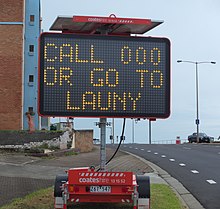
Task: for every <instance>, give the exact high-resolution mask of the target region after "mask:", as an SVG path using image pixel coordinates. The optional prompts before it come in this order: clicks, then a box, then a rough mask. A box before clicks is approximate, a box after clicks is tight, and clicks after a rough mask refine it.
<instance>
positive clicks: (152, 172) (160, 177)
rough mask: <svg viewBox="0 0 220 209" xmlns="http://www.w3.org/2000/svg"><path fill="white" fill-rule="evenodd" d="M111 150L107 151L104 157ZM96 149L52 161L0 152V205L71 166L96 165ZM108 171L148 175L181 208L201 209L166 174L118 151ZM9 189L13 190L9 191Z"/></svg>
mask: <svg viewBox="0 0 220 209" xmlns="http://www.w3.org/2000/svg"><path fill="white" fill-rule="evenodd" d="M113 153H114V150H112V149H109V148H107V152H106V158H107V160H108V159H110V157H111V156H112V154H113ZM99 163H100V150H99V147H98V146H95V147H94V149H93V151H92V152H88V153H80V154H77V155H70V156H60V157H52V158H39V157H31V156H25V155H24V154H7V153H0V185H1V190H0V197H1V198H0V206H2V205H4V204H7V203H9V202H10V201H11V200H12V199H14V198H18V197H23V196H25V195H27V194H29V193H31V192H33V191H36V190H38V189H41V188H46V187H49V186H53V185H54V179H55V176H56V175H57V174H62V173H65V170H67V169H68V168H71V167H88V166H91V165H94V166H96V167H98V166H99ZM107 170H108V171H132V172H134V173H136V174H146V175H149V176H150V181H151V183H162V184H168V185H170V187H171V188H172V189H173V190H174V191H175V192H176V194H177V195H178V197H179V198H180V200H181V201H182V202H183V205H184V206H185V208H189V209H202V208H203V207H202V206H201V205H200V204H199V203H198V201H197V200H196V199H195V198H194V197H193V196H192V195H191V194H190V193H189V192H188V191H187V190H186V189H185V188H184V187H183V186H182V185H181V184H180V183H179V182H177V181H176V180H175V179H173V178H172V177H171V176H170V175H169V174H168V173H166V172H165V171H164V170H162V169H160V168H159V167H157V166H156V165H154V164H152V163H150V162H148V161H146V160H144V159H142V158H139V157H137V156H134V155H132V154H130V153H125V152H121V151H119V152H118V153H117V154H116V156H115V157H114V158H113V159H112V161H111V162H110V163H109V164H108V165H107ZM12 188H13V190H12Z"/></svg>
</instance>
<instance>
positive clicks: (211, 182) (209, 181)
mask: <svg viewBox="0 0 220 209" xmlns="http://www.w3.org/2000/svg"><path fill="white" fill-rule="evenodd" d="M206 181H207V182H208V183H209V184H217V183H216V182H215V181H214V180H206Z"/></svg>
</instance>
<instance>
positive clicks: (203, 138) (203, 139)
mask: <svg viewBox="0 0 220 209" xmlns="http://www.w3.org/2000/svg"><path fill="white" fill-rule="evenodd" d="M188 141H189V143H193V142H197V133H193V134H192V135H189V136H188ZM213 141H214V137H211V136H208V135H206V134H205V133H199V143H204V142H206V143H210V142H213Z"/></svg>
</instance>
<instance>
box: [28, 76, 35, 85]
mask: <svg viewBox="0 0 220 209" xmlns="http://www.w3.org/2000/svg"><path fill="white" fill-rule="evenodd" d="M28 86H34V75H29V78H28Z"/></svg>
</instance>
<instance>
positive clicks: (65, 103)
mask: <svg viewBox="0 0 220 209" xmlns="http://www.w3.org/2000/svg"><path fill="white" fill-rule="evenodd" d="M39 53H40V67H39V68H40V72H39V76H40V77H39V113H40V114H41V115H47V116H63V117H65V116H67V117H132V118H166V117H168V116H169V114H170V42H169V40H168V39H166V38H153V37H131V36H128V37H127V36H125V37H122V36H102V35H75V34H65V33H43V34H42V35H41V37H40V51H39Z"/></svg>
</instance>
